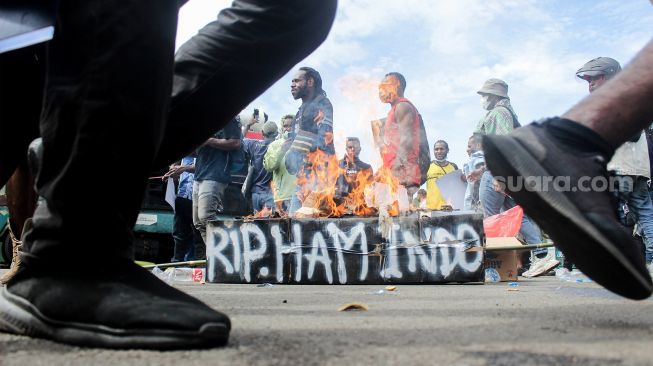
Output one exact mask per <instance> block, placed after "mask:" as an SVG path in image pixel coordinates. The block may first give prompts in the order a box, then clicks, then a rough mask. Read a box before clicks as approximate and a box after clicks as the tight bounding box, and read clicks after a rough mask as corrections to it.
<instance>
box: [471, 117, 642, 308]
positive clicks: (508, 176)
mask: <svg viewBox="0 0 653 366" xmlns="http://www.w3.org/2000/svg"><path fill="white" fill-rule="evenodd" d="M483 148H484V149H483V150H484V153H485V157H486V162H487V165H488V167H489V169H490V171H491V172H492V174H493V175H494V177H495V178H496V179H498V180H499V181H500V182H501V183H503V184H504V185H505V188H506V189H507V190H508V191H510V192H511V195H512V197H513V198H514V199H515V201H517V203H518V204H519V205H521V206H522V207H523V208H524V211H525V212H526V213H527V214H528V215H529V216H530V217H531V218H533V219H534V220H535V221H536V222H537V223H538V225H540V226H541V227H542V229H543V230H544V231H545V232H547V233H548V234H549V235H550V236H551V238H552V239H553V241H554V243H556V246H558V247H559V248H560V249H561V250H562V252H563V253H564V254H565V257H567V258H568V259H569V260H571V261H572V262H574V263H575V264H576V266H577V267H578V268H579V269H580V270H581V271H583V273H585V274H587V275H588V276H589V277H591V278H592V279H593V280H594V281H596V282H597V283H599V284H601V285H602V286H604V287H605V288H607V289H608V290H610V291H612V292H614V293H617V294H619V295H622V296H625V297H628V298H631V299H645V298H647V297H649V296H650V295H651V292H652V291H653V284H652V282H651V276H650V275H649V273H648V270H647V269H646V264H645V261H644V256H643V255H642V253H641V250H640V249H639V248H638V246H637V245H636V243H635V242H634V240H633V238H632V236H631V235H630V234H629V233H628V232H627V231H626V230H625V229H624V228H623V227H622V226H621V224H620V223H619V221H618V219H617V215H616V205H615V204H614V201H613V200H614V195H613V193H612V192H610V190H609V188H610V177H609V175H608V172H607V170H606V164H607V161H608V160H609V159H610V158H611V156H612V154H614V149H613V148H612V147H610V146H608V144H607V143H606V142H605V141H604V140H603V139H602V138H601V137H600V136H598V135H597V134H596V133H595V132H594V131H592V130H590V129H588V128H586V127H584V126H582V125H580V124H577V123H575V122H573V121H569V120H563V119H560V118H552V119H549V120H546V121H544V122H542V123H534V124H531V125H528V126H525V127H522V128H519V129H516V130H515V131H514V132H513V133H511V134H509V135H503V136H498V135H495V136H485V137H484V138H483ZM604 182H605V183H606V184H603V183H604Z"/></svg>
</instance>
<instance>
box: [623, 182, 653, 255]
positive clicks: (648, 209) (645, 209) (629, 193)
mask: <svg viewBox="0 0 653 366" xmlns="http://www.w3.org/2000/svg"><path fill="white" fill-rule="evenodd" d="M631 177H632V186H631V184H629V181H628V180H623V181H622V184H620V185H619V207H618V210H619V218H620V219H621V220H622V222H624V220H625V213H624V205H623V204H624V203H627V204H628V208H629V209H630V210H631V211H632V212H633V213H634V214H635V216H636V217H637V224H638V226H639V228H640V229H641V230H642V234H643V235H642V237H643V238H644V245H645V246H646V249H645V252H644V255H645V256H646V263H651V261H652V260H653V202H651V196H650V194H649V190H648V184H647V181H648V179H647V178H646V177H642V176H631Z"/></svg>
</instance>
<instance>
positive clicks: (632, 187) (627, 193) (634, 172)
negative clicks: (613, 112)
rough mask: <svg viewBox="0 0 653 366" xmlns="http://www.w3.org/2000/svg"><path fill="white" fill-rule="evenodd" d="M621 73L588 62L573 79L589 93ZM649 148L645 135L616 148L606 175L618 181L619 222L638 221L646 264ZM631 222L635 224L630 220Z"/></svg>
mask: <svg viewBox="0 0 653 366" xmlns="http://www.w3.org/2000/svg"><path fill="white" fill-rule="evenodd" d="M620 71H621V66H620V65H619V62H617V61H616V60H615V59H612V58H610V57H597V58H595V59H593V60H590V61H588V62H587V63H586V64H585V65H583V67H581V68H580V69H579V70H578V71H577V72H576V76H578V77H579V78H581V79H583V80H585V81H587V83H588V85H589V92H590V93H592V92H594V91H595V90H597V89H598V88H599V87H602V86H603V84H605V82H606V81H608V80H610V79H612V78H613V77H614V76H615V75H617V73H618V72H620ZM650 169H651V168H650V165H649V156H648V145H647V144H646V137H645V135H644V132H642V131H640V132H639V133H637V134H636V135H635V136H634V137H633V138H631V139H630V140H629V141H627V142H625V143H624V144H623V145H621V147H619V148H618V149H617V150H616V151H615V153H614V156H613V157H612V159H611V160H610V161H609V162H608V171H610V172H614V174H615V175H616V176H617V177H618V178H619V179H617V180H616V182H617V183H618V186H617V188H618V202H617V207H616V208H617V210H616V211H617V212H618V213H619V219H620V220H621V222H622V223H623V224H624V225H626V226H632V225H634V224H635V223H634V222H630V221H631V220H627V217H628V215H627V214H628V212H631V213H633V214H634V215H633V216H634V218H636V219H637V224H638V227H639V229H640V230H641V231H642V234H643V235H642V237H643V238H644V244H645V252H644V253H645V259H646V263H648V264H650V263H651V261H652V260H653V204H652V203H651V197H650V195H649V193H648V181H649V180H650V179H651V170H650ZM632 221H634V220H632Z"/></svg>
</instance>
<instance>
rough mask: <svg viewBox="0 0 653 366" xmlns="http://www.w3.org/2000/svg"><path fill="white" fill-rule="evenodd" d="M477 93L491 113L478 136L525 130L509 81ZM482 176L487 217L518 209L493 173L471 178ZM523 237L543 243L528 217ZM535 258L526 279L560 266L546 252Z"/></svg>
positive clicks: (491, 81)
mask: <svg viewBox="0 0 653 366" xmlns="http://www.w3.org/2000/svg"><path fill="white" fill-rule="evenodd" d="M477 93H478V94H480V95H481V106H482V107H483V109H485V110H487V113H486V114H485V117H484V118H483V119H481V120H480V121H479V123H478V125H477V126H476V131H474V132H475V133H480V134H482V135H505V134H508V133H510V132H512V131H513V130H514V129H515V128H517V127H519V126H521V125H520V124H519V120H518V119H517V114H516V113H515V111H514V110H513V108H512V106H511V105H510V98H509V97H508V84H506V82H505V81H503V80H500V79H488V80H486V81H485V83H484V84H483V86H482V87H481V89H480V90H479V91H478V92H477ZM481 172H482V175H481V178H480V180H481V182H480V187H479V199H480V201H481V206H482V207H483V215H484V216H485V217H488V216H493V215H497V214H499V213H501V212H502V211H505V210H507V209H510V208H512V207H514V206H516V205H517V204H516V203H515V201H514V200H513V199H512V197H510V196H508V195H507V194H505V193H504V192H503V191H502V190H501V189H498V186H499V185H498V184H497V182H496V181H495V180H494V178H493V177H492V175H491V174H490V172H489V171H486V170H485V167H482V168H479V169H477V170H475V171H472V173H470V175H469V176H470V177H471V178H472V179H474V178H475V177H477V176H478V175H479V174H480V173H481ZM502 183H505V182H502ZM519 233H520V234H521V236H522V237H523V239H524V241H525V242H526V243H527V244H538V243H541V242H542V235H541V233H540V229H539V228H538V227H537V225H535V223H534V222H533V221H532V220H531V219H530V218H529V217H528V216H526V215H524V216H523V218H522V226H521V229H520V230H519ZM533 254H534V256H535V258H536V260H535V261H534V262H533V263H532V264H531V265H530V268H529V270H528V271H525V272H524V275H525V276H527V277H530V276H531V275H533V276H539V275H542V274H544V273H546V272H548V271H550V270H551V269H553V268H555V267H556V266H557V265H558V264H560V262H559V261H556V260H555V258H553V257H552V256H547V250H546V249H539V250H535V251H533ZM522 262H523V263H524V268H526V267H529V264H528V258H523V261H522ZM538 262H539V263H538ZM534 270H535V271H534Z"/></svg>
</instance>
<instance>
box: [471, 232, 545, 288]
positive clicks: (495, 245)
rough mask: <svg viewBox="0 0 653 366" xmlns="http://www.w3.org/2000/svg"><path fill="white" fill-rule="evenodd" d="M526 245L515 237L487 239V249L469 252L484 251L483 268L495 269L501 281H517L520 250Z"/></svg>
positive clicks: (478, 248) (477, 248) (479, 248)
mask: <svg viewBox="0 0 653 366" xmlns="http://www.w3.org/2000/svg"><path fill="white" fill-rule="evenodd" d="M523 245H524V244H523V243H522V242H521V241H520V240H519V239H517V238H515V237H496V238H486V241H485V247H484V248H483V247H474V248H470V249H468V250H467V251H468V252H474V251H479V250H484V251H485V255H484V259H483V268H494V269H496V270H497V272H499V276H500V277H501V281H502V282H504V281H517V270H518V268H519V267H520V266H521V259H520V255H519V253H518V252H521V251H522V250H531V249H532V248H528V249H526V248H525V249H518V248H519V247H521V246H523Z"/></svg>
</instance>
